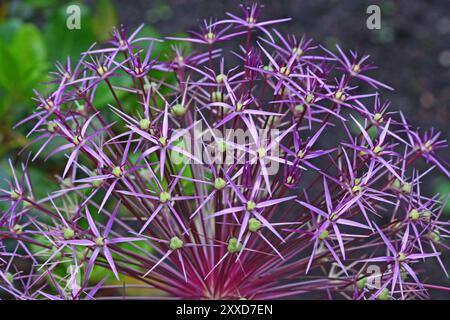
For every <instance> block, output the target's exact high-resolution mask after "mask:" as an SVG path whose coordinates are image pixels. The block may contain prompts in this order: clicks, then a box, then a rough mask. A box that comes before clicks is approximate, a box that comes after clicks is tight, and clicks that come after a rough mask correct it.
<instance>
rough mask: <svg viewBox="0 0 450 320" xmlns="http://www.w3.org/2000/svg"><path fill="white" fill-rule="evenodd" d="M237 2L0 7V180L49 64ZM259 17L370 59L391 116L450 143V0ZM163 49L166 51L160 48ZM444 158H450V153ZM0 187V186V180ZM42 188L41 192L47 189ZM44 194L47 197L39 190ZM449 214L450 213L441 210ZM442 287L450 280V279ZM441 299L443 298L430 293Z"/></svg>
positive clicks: (317, 1)
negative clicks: (71, 23)
mask: <svg viewBox="0 0 450 320" xmlns="http://www.w3.org/2000/svg"><path fill="white" fill-rule="evenodd" d="M241 3H244V4H245V3H248V2H245V1H237V0H227V1H225V0H153V1H144V0H136V1H127V0H98V1H57V0H21V1H20V0H10V1H5V0H0V178H1V179H3V177H5V176H6V175H8V173H7V172H6V159H7V157H13V156H12V155H13V154H15V153H16V152H17V150H19V149H20V148H21V147H23V146H24V145H25V144H26V139H25V137H24V134H25V133H26V132H25V130H23V129H20V128H19V129H14V130H13V129H12V126H13V125H14V123H16V122H17V121H18V119H20V118H21V117H23V116H24V115H27V114H30V113H31V112H32V110H33V107H34V105H33V103H32V101H31V97H32V88H42V87H41V85H39V83H41V82H42V81H45V79H46V74H47V72H48V71H49V70H51V69H52V68H53V65H54V62H55V61H56V60H58V59H59V60H64V57H65V56H67V55H69V56H72V57H77V56H78V55H79V53H80V52H82V51H83V50H85V49H86V48H87V47H88V46H89V45H90V44H91V43H92V42H94V41H100V42H102V41H105V40H107V39H108V34H109V32H110V31H111V28H112V26H114V25H119V24H124V25H127V26H129V27H130V28H131V29H133V28H135V27H137V26H139V25H140V24H141V23H145V24H146V30H145V32H146V33H147V34H151V35H153V36H160V37H164V36H169V35H174V34H178V35H179V34H180V32H183V31H188V30H192V29H196V28H197V26H198V24H199V23H201V22H202V19H203V18H209V17H216V18H223V17H225V12H233V13H240V8H239V4H241ZM258 3H260V4H263V5H264V6H265V9H264V10H263V12H262V16H263V18H266V19H275V18H284V17H292V18H293V20H292V21H290V22H287V23H284V24H283V25H281V26H279V27H277V28H279V29H281V30H283V31H286V32H289V33H294V34H297V35H301V34H306V36H307V37H312V38H314V40H315V42H318V43H322V44H324V45H325V46H327V47H328V48H334V46H335V44H336V43H338V44H339V45H341V47H343V48H345V49H356V50H358V51H359V52H361V53H365V54H370V55H371V57H372V60H373V61H375V64H376V65H377V66H378V67H379V69H377V70H375V71H373V72H372V73H371V75H373V76H374V77H375V78H376V79H378V80H380V81H382V82H385V83H387V84H389V85H390V86H392V87H394V88H395V91H394V92H388V91H384V92H383V93H384V98H386V99H389V100H390V101H391V102H392V104H391V109H392V110H402V111H403V112H404V113H405V114H406V115H407V117H408V119H409V120H410V121H411V122H412V124H414V125H415V126H419V127H421V128H423V129H427V128H431V127H434V128H436V129H438V130H440V131H442V132H443V135H444V136H445V137H446V138H447V139H448V138H450V131H449V130H448V125H449V123H450V81H449V80H450V14H449V12H450V1H448V0H427V1H423V0H395V1H394V0H371V1H366V0H352V1H350V0H278V1H264V0H261V1H258ZM70 4H77V5H79V6H80V8H81V29H80V30H68V29H67V27H66V18H67V13H66V9H67V6H68V5H70ZM373 4H375V5H378V6H379V7H380V9H381V29H379V30H369V29H368V28H367V27H366V19H367V18H368V16H369V15H368V14H367V13H366V9H367V7H368V6H369V5H373ZM160 50H162V51H163V50H164V47H162V48H160ZM441 155H442V157H443V158H444V159H445V160H447V161H450V153H449V152H448V151H443V152H442V153H441ZM53 166H54V163H53V164H52V165H46V164H45V163H41V165H39V168H37V166H34V167H32V168H31V169H32V171H34V172H33V173H32V174H34V175H35V176H36V177H37V179H40V178H42V179H46V178H47V177H48V176H49V175H51V174H52V172H53V171H54V170H55V168H54V167H53ZM0 184H1V183H0ZM43 185H44V190H45V184H43ZM423 188H424V189H425V190H426V192H427V193H434V192H441V193H443V194H447V193H449V192H450V182H449V181H448V179H446V178H444V177H441V176H436V177H435V178H434V179H433V181H432V182H431V183H430V184H429V185H427V186H423ZM44 192H45V191H44ZM446 214H447V215H450V206H449V205H447V207H446ZM447 285H450V282H449V281H447ZM437 297H442V296H437Z"/></svg>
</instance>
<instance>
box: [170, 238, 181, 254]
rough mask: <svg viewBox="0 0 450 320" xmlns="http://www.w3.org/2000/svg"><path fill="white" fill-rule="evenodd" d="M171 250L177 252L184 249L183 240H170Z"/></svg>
mask: <svg viewBox="0 0 450 320" xmlns="http://www.w3.org/2000/svg"><path fill="white" fill-rule="evenodd" d="M169 247H170V249H172V250H174V251H175V250H177V249H180V248H182V247H183V240H181V239H180V238H178V237H176V236H175V237H172V239H170V244H169Z"/></svg>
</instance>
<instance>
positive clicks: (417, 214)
mask: <svg viewBox="0 0 450 320" xmlns="http://www.w3.org/2000/svg"><path fill="white" fill-rule="evenodd" d="M409 218H410V219H411V220H418V219H419V218H420V212H419V211H417V210H416V209H412V210H411V211H410V212H409Z"/></svg>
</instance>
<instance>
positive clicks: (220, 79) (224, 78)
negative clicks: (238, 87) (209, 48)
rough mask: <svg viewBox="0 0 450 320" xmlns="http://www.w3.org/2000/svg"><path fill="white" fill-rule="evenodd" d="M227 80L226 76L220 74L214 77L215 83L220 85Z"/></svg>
mask: <svg viewBox="0 0 450 320" xmlns="http://www.w3.org/2000/svg"><path fill="white" fill-rule="evenodd" d="M227 79H228V78H227V76H226V75H224V74H222V73H220V74H218V75H217V76H216V82H217V83H222V82H224V81H226V80H227Z"/></svg>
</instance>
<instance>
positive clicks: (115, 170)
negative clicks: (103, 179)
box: [112, 167, 123, 178]
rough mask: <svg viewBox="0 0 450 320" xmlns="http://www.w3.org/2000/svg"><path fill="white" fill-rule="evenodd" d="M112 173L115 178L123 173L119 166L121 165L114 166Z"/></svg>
mask: <svg viewBox="0 0 450 320" xmlns="http://www.w3.org/2000/svg"><path fill="white" fill-rule="evenodd" d="M112 174H113V175H114V176H115V177H117V178H119V177H121V176H122V175H123V171H122V168H121V167H115V168H114V169H113V171H112Z"/></svg>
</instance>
